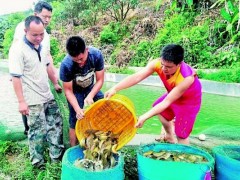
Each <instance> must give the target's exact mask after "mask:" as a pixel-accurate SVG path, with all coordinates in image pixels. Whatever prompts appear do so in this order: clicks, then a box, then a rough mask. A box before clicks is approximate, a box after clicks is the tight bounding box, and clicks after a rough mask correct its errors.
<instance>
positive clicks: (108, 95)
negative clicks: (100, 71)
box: [104, 88, 117, 99]
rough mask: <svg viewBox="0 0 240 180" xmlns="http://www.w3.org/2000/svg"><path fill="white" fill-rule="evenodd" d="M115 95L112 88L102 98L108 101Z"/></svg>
mask: <svg viewBox="0 0 240 180" xmlns="http://www.w3.org/2000/svg"><path fill="white" fill-rule="evenodd" d="M116 93H117V91H116V90H115V89H113V88H112V89H109V90H108V91H107V92H105V94H104V97H105V98H107V99H109V98H110V97H112V96H113V95H114V94H116Z"/></svg>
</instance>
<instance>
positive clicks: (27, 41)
mask: <svg viewBox="0 0 240 180" xmlns="http://www.w3.org/2000/svg"><path fill="white" fill-rule="evenodd" d="M23 41H24V42H25V43H26V44H27V45H28V46H29V47H30V48H32V49H36V48H35V47H34V44H33V43H31V42H30V41H29V40H27V38H26V36H24V38H23ZM41 49H42V45H41V44H40V45H39V47H38V49H37V50H38V51H39V52H40V51H41Z"/></svg>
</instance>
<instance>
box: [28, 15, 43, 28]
mask: <svg viewBox="0 0 240 180" xmlns="http://www.w3.org/2000/svg"><path fill="white" fill-rule="evenodd" d="M33 21H34V22H35V23H36V24H40V23H42V24H43V25H44V23H43V21H42V19H41V18H40V17H38V16H28V17H27V18H26V19H25V28H26V29H29V27H30V24H31V22H33Z"/></svg>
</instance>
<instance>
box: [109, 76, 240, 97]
mask: <svg viewBox="0 0 240 180" xmlns="http://www.w3.org/2000/svg"><path fill="white" fill-rule="evenodd" d="M127 76H128V75H126V74H114V73H105V81H108V82H119V81H121V80H122V79H124V78H125V77H127ZM200 81H201V83H202V90H203V92H205V93H210V94H217V95H224V96H233V97H240V84H239V83H222V82H216V81H210V80H202V79H201V80H200ZM139 84H142V85H149V86H158V87H164V86H163V84H162V82H161V80H160V79H159V77H158V76H149V77H148V78H146V79H145V80H143V81H142V82H140V83H139Z"/></svg>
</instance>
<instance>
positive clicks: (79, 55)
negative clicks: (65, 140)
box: [60, 36, 104, 146]
mask: <svg viewBox="0 0 240 180" xmlns="http://www.w3.org/2000/svg"><path fill="white" fill-rule="evenodd" d="M66 49H67V52H68V54H67V55H66V56H65V58H64V59H63V61H62V63H61V67H60V79H61V80H62V81H63V88H64V91H65V95H66V98H67V101H68V105H69V124H70V130H69V137H70V145H71V146H75V145H77V138H76V134H75V125H76V122H77V120H78V119H81V118H83V116H84V111H83V107H84V104H85V105H90V104H92V103H93V102H95V101H97V100H99V99H102V98H103V97H104V95H103V93H102V92H101V91H100V89H101V88H102V85H103V81H104V60H103V56H102V53H101V51H100V50H98V49H97V48H94V47H86V45H85V41H84V40H83V39H82V38H81V37H80V36H72V37H70V38H69V39H68V40H67V44H66ZM94 80H96V82H94Z"/></svg>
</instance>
